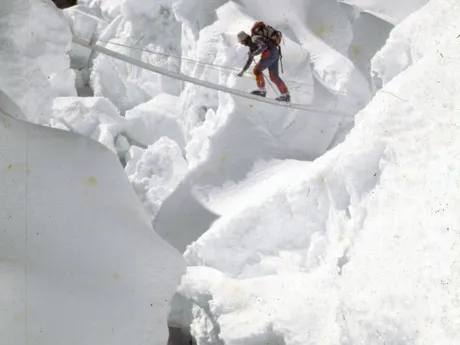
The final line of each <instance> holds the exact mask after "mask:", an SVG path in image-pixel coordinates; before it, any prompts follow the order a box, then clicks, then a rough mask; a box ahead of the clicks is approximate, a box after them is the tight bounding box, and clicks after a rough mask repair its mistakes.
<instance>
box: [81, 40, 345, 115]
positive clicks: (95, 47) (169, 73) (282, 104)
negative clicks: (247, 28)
mask: <svg viewBox="0 0 460 345" xmlns="http://www.w3.org/2000/svg"><path fill="white" fill-rule="evenodd" d="M72 42H73V43H75V44H78V45H81V46H83V47H88V48H89V49H93V50H96V51H98V52H100V53H102V54H105V55H108V56H110V57H112V58H115V59H118V60H121V61H124V62H127V63H129V64H133V65H135V66H138V67H141V68H144V69H147V70H150V71H152V72H155V73H159V74H162V75H165V76H168V77H171V78H174V79H179V80H182V81H185V82H189V83H193V84H196V85H200V86H204V87H207V88H210V89H214V90H217V91H222V92H225V93H228V94H233V95H235V96H240V97H243V98H247V99H252V100H255V101H258V102H261V103H266V104H271V105H274V106H278V107H283V108H290V109H297V110H301V111H306V112H313V113H323V114H327V115H330V116H335V117H353V114H350V113H346V112H343V111H341V110H339V109H325V108H318V107H315V106H311V105H308V104H296V103H285V102H278V101H276V100H274V99H269V98H263V97H259V96H256V95H252V94H250V93H247V92H244V91H241V90H237V89H233V88H230V87H227V86H223V85H219V84H214V83H211V82H208V81H205V80H201V79H198V78H193V77H191V76H188V75H185V74H182V73H176V72H173V71H170V70H168V69H166V68H162V67H158V66H155V65H152V64H148V63H146V62H144V61H142V60H138V59H134V58H132V57H131V56H128V55H124V54H120V53H118V52H116V51H114V50H110V49H108V48H105V47H103V46H100V45H98V44H92V45H91V46H90V44H91V42H88V41H85V40H82V39H81V38H78V37H73V39H72Z"/></svg>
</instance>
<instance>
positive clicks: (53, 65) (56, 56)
mask: <svg viewBox="0 0 460 345" xmlns="http://www.w3.org/2000/svg"><path fill="white" fill-rule="evenodd" d="M12 23H13V24H12ZM43 23H46V25H44V24H43ZM0 46H2V47H4V49H3V48H2V49H1V50H0V56H1V58H0V60H1V61H2V64H1V66H0V76H1V78H0V90H3V92H4V93H6V94H7V95H8V96H9V97H10V98H11V99H12V100H13V101H14V102H15V103H17V105H18V106H19V107H20V108H21V109H22V110H23V112H24V113H25V114H27V115H28V116H33V118H30V119H29V120H30V121H33V122H40V123H47V121H48V120H49V118H48V116H49V114H50V113H51V108H50V105H51V102H52V100H53V98H55V97H57V96H76V89H75V85H74V83H75V75H74V73H73V72H72V71H71V70H69V66H70V58H69V56H68V55H67V52H68V51H69V50H70V47H71V32H70V28H69V26H68V25H67V21H66V18H65V16H64V15H63V14H62V13H61V12H60V11H59V10H58V9H57V8H56V7H55V6H54V4H53V3H52V2H51V1H47V0H39V1H25V0H15V1H6V2H4V3H2V6H1V8H0ZM24 90H28V91H27V92H24Z"/></svg>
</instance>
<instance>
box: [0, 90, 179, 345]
mask: <svg viewBox="0 0 460 345" xmlns="http://www.w3.org/2000/svg"><path fill="white" fill-rule="evenodd" d="M0 105H1V112H0V123H1V126H0V138H1V139H0V144H1V145H0V146H1V148H2V155H1V160H0V162H1V166H2V170H1V173H0V181H1V183H0V186H1V187H0V193H1V194H2V195H3V196H4V199H3V202H2V204H1V206H0V213H1V214H2V217H1V218H0V228H1V229H2V232H1V233H0V252H1V257H0V275H1V276H2V285H1V291H2V293H1V294H0V305H1V306H2V308H1V310H2V312H1V314H0V319H1V320H2V322H0V334H1V335H2V336H1V337H2V342H4V343H5V344H24V343H26V342H30V341H31V339H33V342H34V343H35V344H38V345H41V344H43V345H44V344H61V343H66V344H75V345H77V344H83V343H87V342H88V341H90V342H95V343H106V342H110V343H113V342H117V343H123V344H124V343H131V344H132V343H135V344H158V345H159V344H164V343H165V342H166V340H167V330H168V328H167V325H166V322H167V316H168V313H169V309H170V307H169V303H170V301H171V298H172V296H173V293H174V290H175V289H176V287H177V285H178V283H179V279H180V275H181V274H182V272H183V259H182V258H181V257H180V255H179V253H178V252H177V251H175V250H174V249H172V248H171V247H170V246H169V245H168V244H166V243H165V242H164V241H163V240H162V239H161V238H160V237H159V236H158V235H157V234H156V233H155V232H154V231H153V229H152V227H151V224H150V222H149V220H148V217H147V215H146V213H145V211H144V210H143V209H142V206H141V204H140V202H139V200H138V199H137V197H136V195H135V194H134V192H133V190H132V188H131V186H130V184H129V182H128V179H127V177H126V174H125V173H124V172H123V169H122V167H121V165H120V164H119V162H118V160H117V158H116V156H115V155H114V154H112V153H111V152H110V151H109V150H107V148H106V147H105V146H103V145H101V144H99V143H97V142H95V141H94V140H91V139H89V138H85V137H84V136H81V135H79V134H74V133H70V132H68V131H62V130H58V129H51V128H46V127H43V126H38V125H33V124H30V123H26V122H23V121H19V120H17V119H15V118H13V117H10V116H9V115H6V114H5V113H8V114H12V115H15V114H16V115H18V114H19V113H20V112H21V110H20V109H19V108H18V107H17V106H16V105H15V104H14V103H13V102H12V101H11V100H10V99H9V98H8V97H7V96H6V95H5V94H4V93H0ZM3 109H5V111H4V110H3ZM19 116H20V115H19ZM19 116H18V117H19ZM21 117H23V118H24V117H26V116H25V115H23V116H21Z"/></svg>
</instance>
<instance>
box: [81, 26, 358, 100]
mask: <svg viewBox="0 0 460 345" xmlns="http://www.w3.org/2000/svg"><path fill="white" fill-rule="evenodd" d="M75 36H77V37H80V38H83V39H87V40H88V41H91V39H92V38H91V37H89V36H83V35H75ZM142 38H143V36H142V37H141V38H140V39H138V40H137V41H136V44H135V45H128V44H123V43H118V42H112V41H103V40H99V39H98V40H97V42H101V43H104V44H112V45H115V46H119V47H124V48H128V49H131V50H140V51H142V52H145V53H150V54H153V55H159V56H164V57H170V58H174V59H179V60H181V61H188V62H190V63H195V64H199V65H204V66H209V67H211V68H214V69H219V68H220V69H225V70H228V71H232V72H235V73H236V72H239V71H240V69H237V68H234V67H229V66H222V65H217V64H215V63H210V62H203V61H198V60H193V59H190V58H185V57H182V56H177V55H172V54H167V53H160V52H156V51H153V50H149V49H145V47H144V46H139V45H137V43H138V42H139V41H140V40H141V39H142ZM283 43H284V40H283ZM243 77H244V78H249V76H243ZM251 78H252V77H251ZM283 80H284V81H285V82H286V83H287V84H297V85H300V86H294V85H290V86H289V88H290V89H300V88H301V87H302V86H307V87H313V86H314V84H308V83H302V82H299V81H294V80H288V79H283ZM303 92H305V91H303ZM331 93H332V94H333V95H336V96H337V95H342V96H347V95H348V93H349V94H352V95H355V96H356V94H355V93H354V92H350V91H349V92H348V93H346V92H342V91H331ZM308 94H309V95H312V94H311V93H308ZM345 103H347V104H348V105H352V103H350V102H345Z"/></svg>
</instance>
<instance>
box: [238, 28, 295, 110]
mask: <svg viewBox="0 0 460 345" xmlns="http://www.w3.org/2000/svg"><path fill="white" fill-rule="evenodd" d="M237 38H238V42H239V43H240V44H242V45H244V46H247V47H249V53H248V56H249V58H248V60H247V62H246V64H245V65H244V67H243V69H242V70H241V72H240V73H238V76H239V77H241V76H243V73H244V72H246V70H247V69H248V68H249V66H251V64H252V62H253V61H254V56H257V55H259V54H262V55H261V58H260V60H259V62H258V63H257V64H256V66H255V67H254V70H253V73H254V75H255V77H256V82H257V86H258V88H259V89H258V90H255V91H252V92H251V94H253V95H258V96H262V97H265V96H266V94H267V91H266V89H265V78H264V75H263V73H262V72H263V71H264V70H265V69H266V68H268V71H269V74H270V80H271V81H272V82H274V83H275V84H276V86H277V87H278V90H279V92H280V94H281V96H279V97H277V98H276V100H277V101H281V102H290V101H291V96H290V94H289V90H288V88H287V86H286V84H285V83H284V82H283V80H282V79H281V78H280V76H279V71H278V62H279V57H280V54H279V51H278V47H277V45H276V44H275V43H274V42H273V41H272V40H271V39H269V38H266V37H263V36H260V35H253V36H252V37H251V36H249V35H248V34H247V33H246V32H244V31H241V32H239V33H238V35H237Z"/></svg>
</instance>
